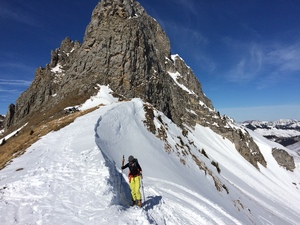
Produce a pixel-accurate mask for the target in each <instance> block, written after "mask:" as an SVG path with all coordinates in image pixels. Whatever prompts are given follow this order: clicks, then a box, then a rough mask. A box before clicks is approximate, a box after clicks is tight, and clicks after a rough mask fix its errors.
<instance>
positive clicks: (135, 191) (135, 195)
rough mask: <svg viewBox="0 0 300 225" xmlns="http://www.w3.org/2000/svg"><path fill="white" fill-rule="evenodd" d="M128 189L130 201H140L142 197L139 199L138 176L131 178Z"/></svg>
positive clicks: (139, 182) (139, 183)
mask: <svg viewBox="0 0 300 225" xmlns="http://www.w3.org/2000/svg"><path fill="white" fill-rule="evenodd" d="M129 187H130V190H131V196H132V200H133V201H136V200H141V199H142V197H141V192H140V187H141V178H140V176H136V177H131V178H130V181H129Z"/></svg>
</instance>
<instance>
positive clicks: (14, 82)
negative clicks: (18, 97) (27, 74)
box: [0, 79, 31, 91]
mask: <svg viewBox="0 0 300 225" xmlns="http://www.w3.org/2000/svg"><path fill="white" fill-rule="evenodd" d="M30 84H31V81H28V80H6V79H0V85H14V86H26V87H27V86H29V85H30ZM0 91H8V90H3V89H0Z"/></svg>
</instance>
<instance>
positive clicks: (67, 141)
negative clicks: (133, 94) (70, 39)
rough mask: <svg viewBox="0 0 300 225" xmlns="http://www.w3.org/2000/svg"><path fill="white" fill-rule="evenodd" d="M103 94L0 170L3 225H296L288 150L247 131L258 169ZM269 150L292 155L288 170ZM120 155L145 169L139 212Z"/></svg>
mask: <svg viewBox="0 0 300 225" xmlns="http://www.w3.org/2000/svg"><path fill="white" fill-rule="evenodd" d="M109 92H110V90H109V89H108V88H107V87H105V86H101V89H100V92H99V94H98V95H97V96H95V97H93V98H92V99H91V100H89V101H87V102H86V103H85V104H83V105H82V106H81V107H80V109H81V110H82V111H83V110H84V109H87V108H90V107H92V106H94V105H99V106H100V107H99V108H98V109H97V110H95V111H93V112H91V113H89V114H86V115H84V116H81V117H79V118H78V119H76V120H75V121H74V122H73V123H71V124H70V125H68V126H66V127H64V128H63V129H61V130H58V131H55V132H51V133H49V134H47V135H46V136H44V137H42V138H41V139H40V140H39V141H37V142H36V143H35V144H33V145H32V146H31V147H30V148H28V149H27V151H26V152H25V153H24V154H23V155H22V156H20V157H18V158H16V159H14V160H13V162H11V163H10V165H8V166H7V167H6V168H4V169H3V170H1V171H0V198H1V201H0V224H7V225H10V224H72V225H74V224H85V225H87V224H197V225H198V224H217V225H220V224H243V225H244V224H285V225H286V224H294V225H296V224H299V221H300V214H299V212H300V205H299V202H300V170H299V165H300V159H299V157H297V156H296V155H295V154H294V152H292V151H289V150H288V149H286V148H284V147H283V146H281V145H279V144H277V143H274V142H271V141H269V140H267V139H265V138H264V137H262V136H261V135H259V134H258V133H256V132H253V131H251V130H247V132H249V134H250V135H251V137H252V138H253V139H254V141H255V142H256V143H257V145H258V146H259V148H260V149H261V152H262V154H263V155H264V157H265V159H266V161H267V167H264V166H261V165H259V169H260V170H258V169H256V168H255V167H254V166H253V165H252V164H250V163H249V162H248V161H247V160H246V159H245V158H244V157H242V156H241V155H240V154H239V153H238V152H237V151H236V148H235V145H234V144H233V143H232V142H231V141H229V140H228V139H226V138H223V137H222V136H220V135H218V134H216V133H215V132H213V131H212V130H211V129H210V128H207V127H203V126H200V125H196V126H195V127H194V128H191V127H186V128H187V129H188V133H187V134H183V133H182V129H181V128H179V127H178V126H177V125H176V124H174V123H173V122H172V121H171V120H170V119H168V118H167V117H166V116H165V115H164V114H163V113H161V112H159V111H158V110H156V109H155V108H153V107H152V106H151V105H150V104H149V103H145V102H143V101H142V100H141V99H139V98H135V99H132V100H130V101H118V100H117V99H116V98H114V97H113V96H111V95H110V94H109ZM150 112H152V113H153V114H152V115H153V120H149V114H151V113H150ZM151 121H153V123H151ZM232 126H236V127H238V125H236V124H232ZM150 128H151V129H150ZM241 131H243V132H245V131H244V130H243V129H241ZM273 148H283V149H285V150H286V151H287V152H289V154H291V155H293V156H294V159H295V164H296V169H295V170H294V171H293V172H291V171H287V170H286V169H285V168H283V167H281V166H279V165H278V163H277V162H276V161H275V159H274V157H273V156H272V149H273ZM123 155H125V157H126V158H127V157H128V156H129V155H134V156H135V157H136V158H138V160H139V162H140V164H141V166H142V169H143V175H144V179H143V182H142V184H143V189H142V193H143V200H144V206H143V208H141V209H140V208H133V207H129V206H128V205H129V203H130V193H129V190H128V179H127V171H126V170H124V171H122V170H121V169H120V166H121V160H122V156H123ZM216 165H217V166H216Z"/></svg>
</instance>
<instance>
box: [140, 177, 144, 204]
mask: <svg viewBox="0 0 300 225" xmlns="http://www.w3.org/2000/svg"><path fill="white" fill-rule="evenodd" d="M141 185H142V191H143V198H144V199H143V202H144V203H145V192H144V184H143V178H142V179H141Z"/></svg>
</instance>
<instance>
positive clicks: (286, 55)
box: [267, 43, 300, 72]
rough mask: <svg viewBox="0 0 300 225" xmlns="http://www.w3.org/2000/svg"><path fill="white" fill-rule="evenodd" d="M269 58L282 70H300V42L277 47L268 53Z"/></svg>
mask: <svg viewBox="0 0 300 225" xmlns="http://www.w3.org/2000/svg"><path fill="white" fill-rule="evenodd" d="M267 60H268V63H269V64H270V65H272V66H275V67H276V68H277V69H278V70H279V71H281V72H298V71H300V63H299V62H300V43H296V44H293V45H290V46H286V47H276V48H275V49H273V50H271V51H270V52H269V53H268V55H267Z"/></svg>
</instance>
